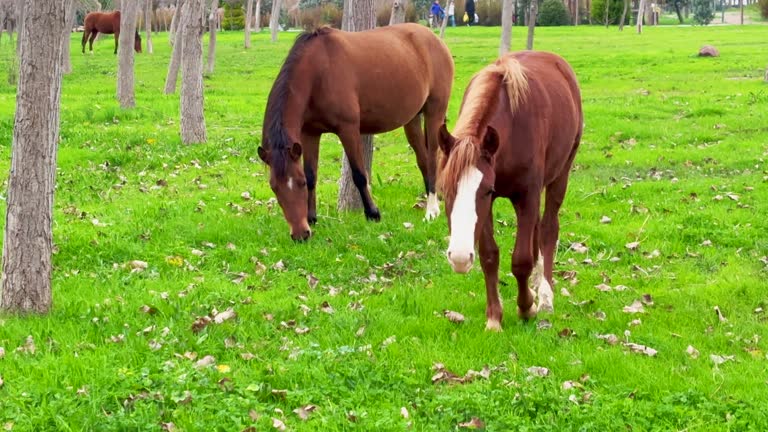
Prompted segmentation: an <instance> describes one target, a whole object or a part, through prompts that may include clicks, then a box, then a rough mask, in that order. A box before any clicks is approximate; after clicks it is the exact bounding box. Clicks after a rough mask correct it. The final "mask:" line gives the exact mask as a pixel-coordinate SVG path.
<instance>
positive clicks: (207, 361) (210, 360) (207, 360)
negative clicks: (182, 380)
mask: <svg viewBox="0 0 768 432" xmlns="http://www.w3.org/2000/svg"><path fill="white" fill-rule="evenodd" d="M214 363H216V358H215V357H214V356H211V355H207V356H205V357H203V358H201V359H200V360H198V361H197V363H195V367H196V368H198V369H202V368H205V367H208V366H211V365H213V364H214Z"/></svg>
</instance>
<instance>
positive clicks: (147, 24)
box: [144, 0, 153, 54]
mask: <svg viewBox="0 0 768 432" xmlns="http://www.w3.org/2000/svg"><path fill="white" fill-rule="evenodd" d="M144 31H145V32H146V33H147V44H146V45H147V53H148V54H152V52H153V49H152V0H146V5H145V8H144Z"/></svg>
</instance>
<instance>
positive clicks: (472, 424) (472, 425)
mask: <svg viewBox="0 0 768 432" xmlns="http://www.w3.org/2000/svg"><path fill="white" fill-rule="evenodd" d="M459 427H460V428H464V429H484V428H485V423H483V421H482V420H480V419H479V418H477V417H472V419H471V420H470V421H468V422H464V423H459Z"/></svg>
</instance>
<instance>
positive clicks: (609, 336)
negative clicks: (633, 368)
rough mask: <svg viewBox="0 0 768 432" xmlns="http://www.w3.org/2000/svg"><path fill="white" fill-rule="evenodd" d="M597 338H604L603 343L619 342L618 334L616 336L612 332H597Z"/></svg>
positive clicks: (613, 343) (612, 343) (614, 343)
mask: <svg viewBox="0 0 768 432" xmlns="http://www.w3.org/2000/svg"><path fill="white" fill-rule="evenodd" d="M597 338H598V339H602V340H604V341H605V343H607V344H608V345H616V344H617V343H619V338H618V336H616V335H615V334H613V333H609V334H599V335H597Z"/></svg>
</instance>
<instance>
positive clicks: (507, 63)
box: [496, 55, 528, 113]
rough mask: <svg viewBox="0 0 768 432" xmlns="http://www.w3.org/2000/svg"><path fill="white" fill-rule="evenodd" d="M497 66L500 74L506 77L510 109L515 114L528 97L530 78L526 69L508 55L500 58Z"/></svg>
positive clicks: (505, 82)
mask: <svg viewBox="0 0 768 432" xmlns="http://www.w3.org/2000/svg"><path fill="white" fill-rule="evenodd" d="M496 65H497V66H499V67H500V71H499V73H501V75H502V76H503V77H504V84H506V86H507V96H508V97H509V108H510V109H511V111H512V112H513V113H514V112H516V111H517V108H518V107H519V106H520V104H521V103H523V102H524V101H525V98H526V97H527V96H528V76H527V75H526V73H525V68H524V67H523V65H522V64H520V62H519V61H518V60H517V59H516V58H515V57H513V56H511V55H507V56H504V57H502V58H500V59H499V60H498V61H497V62H496Z"/></svg>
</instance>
